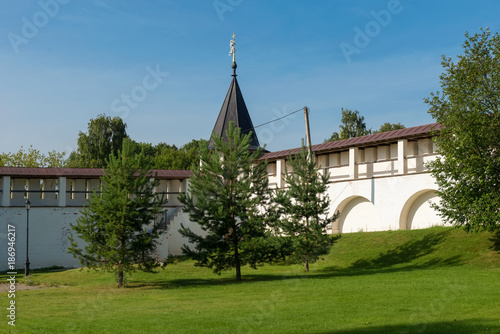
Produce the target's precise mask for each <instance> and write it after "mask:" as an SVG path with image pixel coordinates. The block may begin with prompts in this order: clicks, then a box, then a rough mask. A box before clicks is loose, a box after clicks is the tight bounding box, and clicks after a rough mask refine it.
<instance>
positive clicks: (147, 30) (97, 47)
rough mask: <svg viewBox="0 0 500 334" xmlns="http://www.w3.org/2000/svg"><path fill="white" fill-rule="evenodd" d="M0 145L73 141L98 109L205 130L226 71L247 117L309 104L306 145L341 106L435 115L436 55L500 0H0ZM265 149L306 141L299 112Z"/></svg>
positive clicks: (143, 135)
mask: <svg viewBox="0 0 500 334" xmlns="http://www.w3.org/2000/svg"><path fill="white" fill-rule="evenodd" d="M0 4H1V7H0V8H1V12H0V73H1V76H0V116H1V120H2V121H1V122H0V152H15V151H17V150H19V148H20V147H21V146H24V147H25V148H26V147H29V146H30V145H33V147H35V148H37V149H39V150H40V151H42V152H47V151H49V150H53V149H54V150H56V151H60V152H63V151H71V150H74V149H76V140H77V136H78V133H79V131H86V129H87V123H88V122H89V120H90V119H91V118H95V117H96V116H97V115H99V114H106V115H109V116H120V117H122V118H123V119H124V121H125V122H126V123H127V125H128V127H127V132H128V134H129V135H130V137H131V138H132V139H134V140H136V141H141V142H149V143H153V144H156V143H158V142H166V143H169V144H175V145H178V146H180V145H182V144H185V143H187V142H189V141H190V140H191V139H199V138H206V139H208V137H209V136H210V133H211V131H212V128H213V126H214V124H215V120H216V118H217V115H218V113H219V110H220V107H221V105H222V102H223V100H224V96H225V94H226V92H227V89H228V87H229V84H230V81H231V74H232V70H231V57H229V56H228V52H229V41H230V39H231V35H232V34H233V32H235V33H236V50H237V53H236V61H237V64H238V72H237V74H238V81H239V84H240V87H241V89H242V92H243V96H244V98H245V102H246V104H247V107H248V109H249V111H250V114H251V117H252V119H253V122H254V125H255V126H256V125H259V124H262V123H264V122H267V121H270V120H272V119H274V118H277V117H280V116H282V115H284V114H286V113H289V112H292V111H295V110H298V109H300V108H302V107H304V106H308V107H309V108H310V110H311V112H310V124H311V125H310V126H311V133H312V142H313V144H316V143H321V142H323V140H324V139H325V138H328V137H330V135H331V133H332V132H333V131H337V130H338V126H339V123H340V110H341V108H342V107H343V108H348V109H356V110H358V111H359V112H360V113H361V115H363V116H364V117H365V121H366V123H367V126H368V127H369V128H372V129H377V128H378V127H379V126H380V125H381V124H382V123H384V122H391V123H397V122H400V123H403V124H404V125H405V126H407V127H411V126H416V125H422V124H428V123H433V119H432V118H431V117H430V116H429V115H428V114H427V106H426V105H425V104H424V102H423V99H424V98H425V97H427V96H429V94H430V93H431V92H435V91H438V90H439V88H440V87H439V75H440V74H441V73H442V67H441V64H440V62H441V55H443V54H446V55H447V56H452V57H453V56H456V55H457V54H460V53H461V52H462V51H461V50H462V49H461V45H462V43H463V42H464V34H465V32H466V31H469V32H470V33H474V32H477V31H478V30H479V28H480V27H490V28H491V30H492V31H494V32H496V31H498V30H499V28H500V15H499V13H500V2H498V1H495V0H489V1H487V0H475V1H456V0H455V1H426V0H399V1H398V0H382V1H378V0H377V1H368V0H366V1H340V0H337V1H333V0H332V1H326V0H325V1H295V0H288V1H269V0H268V1H263V0H204V1H202V0H163V1H161V0H156V1H140V2H139V1H123V0H121V1H120V0H85V1H83V0H40V1H9V0H0ZM257 134H258V135H259V139H260V141H261V144H263V143H265V144H267V148H268V149H269V150H271V151H274V150H281V149H286V148H291V147H297V146H300V143H301V138H302V137H304V136H305V128H304V118H303V114H302V113H297V114H295V116H294V117H288V118H285V119H283V120H281V121H278V122H275V123H272V124H269V125H267V126H263V127H260V128H258V129H257Z"/></svg>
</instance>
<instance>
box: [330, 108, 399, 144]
mask: <svg viewBox="0 0 500 334" xmlns="http://www.w3.org/2000/svg"><path fill="white" fill-rule="evenodd" d="M404 128H405V126H404V125H403V124H401V123H389V122H385V123H384V124H382V125H381V126H380V129H379V130H378V131H372V130H371V129H367V127H366V123H365V117H364V116H361V115H360V113H359V111H357V110H354V111H353V110H350V109H344V108H342V119H341V124H340V126H339V132H333V133H332V135H331V137H330V138H329V139H325V142H329V141H337V140H342V139H349V138H355V137H361V136H366V135H370V134H372V133H380V132H387V131H393V130H399V129H404Z"/></svg>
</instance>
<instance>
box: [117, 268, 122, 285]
mask: <svg viewBox="0 0 500 334" xmlns="http://www.w3.org/2000/svg"><path fill="white" fill-rule="evenodd" d="M122 286H123V269H122V268H120V269H118V287H119V288H121V287H122Z"/></svg>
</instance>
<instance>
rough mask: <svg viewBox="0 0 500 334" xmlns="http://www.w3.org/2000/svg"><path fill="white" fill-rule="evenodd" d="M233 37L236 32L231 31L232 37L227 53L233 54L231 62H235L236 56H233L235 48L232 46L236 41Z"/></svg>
mask: <svg viewBox="0 0 500 334" xmlns="http://www.w3.org/2000/svg"><path fill="white" fill-rule="evenodd" d="M235 37H236V34H235V33H234V32H233V39H232V40H231V41H230V42H229V55H230V56H231V55H232V56H233V63H236V57H235V54H236V49H235V48H234V46H235V45H236V42H235V41H234V38H235Z"/></svg>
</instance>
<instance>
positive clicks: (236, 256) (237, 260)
mask: <svg viewBox="0 0 500 334" xmlns="http://www.w3.org/2000/svg"><path fill="white" fill-rule="evenodd" d="M235 230H236V229H234V232H233V246H234V262H235V268H236V280H237V281H241V261H240V254H239V252H238V240H237V239H236V231H235Z"/></svg>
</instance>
